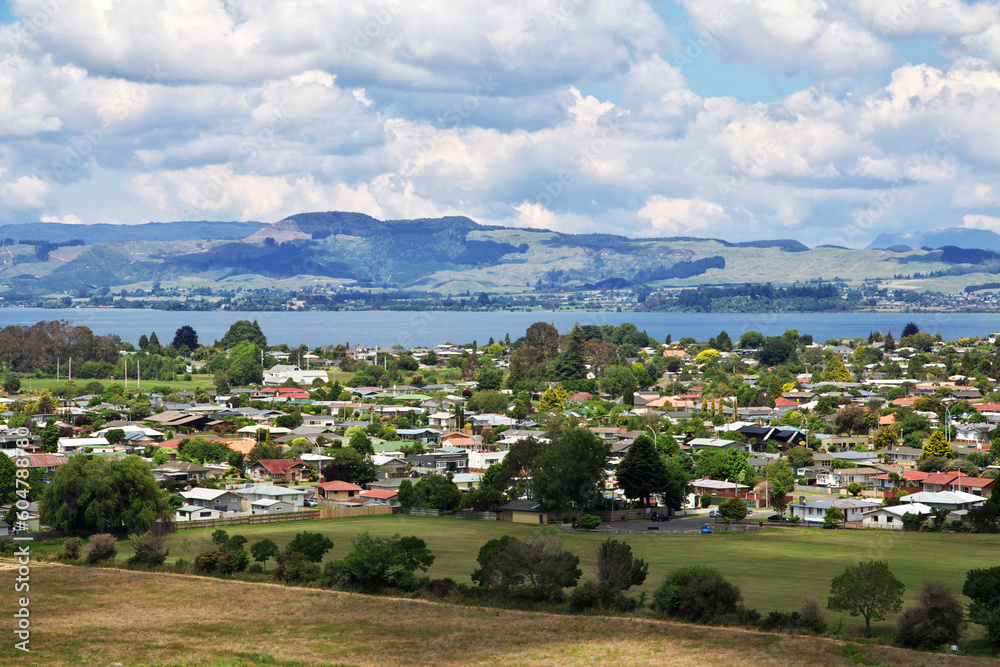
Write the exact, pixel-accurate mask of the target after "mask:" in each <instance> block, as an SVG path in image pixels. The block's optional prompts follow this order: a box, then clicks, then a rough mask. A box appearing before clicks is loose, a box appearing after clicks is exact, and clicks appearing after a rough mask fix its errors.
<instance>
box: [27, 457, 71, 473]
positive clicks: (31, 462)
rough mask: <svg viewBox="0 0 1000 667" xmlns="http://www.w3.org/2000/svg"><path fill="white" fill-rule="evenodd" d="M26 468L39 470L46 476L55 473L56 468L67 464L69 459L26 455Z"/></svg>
mask: <svg viewBox="0 0 1000 667" xmlns="http://www.w3.org/2000/svg"><path fill="white" fill-rule="evenodd" d="M26 458H27V459H28V468H29V469H31V470H33V469H36V468H40V469H41V470H42V472H44V473H45V474H46V475H52V474H53V473H55V471H56V468H58V467H59V466H61V465H63V464H65V463H67V462H68V461H69V459H68V458H67V457H65V456H60V455H59V454H28V455H27V457H26Z"/></svg>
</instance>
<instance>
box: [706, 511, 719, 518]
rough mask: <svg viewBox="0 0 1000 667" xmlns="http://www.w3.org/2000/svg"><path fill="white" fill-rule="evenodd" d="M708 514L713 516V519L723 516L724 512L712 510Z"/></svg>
mask: <svg viewBox="0 0 1000 667" xmlns="http://www.w3.org/2000/svg"><path fill="white" fill-rule="evenodd" d="M708 516H710V517H712V518H713V519H718V518H719V517H721V516H722V514H721V513H720V512H719V510H712V511H711V512H709V513H708Z"/></svg>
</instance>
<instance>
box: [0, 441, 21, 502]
mask: <svg viewBox="0 0 1000 667" xmlns="http://www.w3.org/2000/svg"><path fill="white" fill-rule="evenodd" d="M16 490H17V466H16V465H14V461H12V460H11V458H10V457H9V456H7V454H6V453H5V452H0V505H11V504H13V503H15V502H17V500H18V496H17V494H16V493H15V491H16Z"/></svg>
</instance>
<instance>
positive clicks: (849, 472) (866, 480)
mask: <svg viewBox="0 0 1000 667" xmlns="http://www.w3.org/2000/svg"><path fill="white" fill-rule="evenodd" d="M878 474H879V470H878V469H876V468H831V469H829V470H823V471H822V472H819V473H817V474H816V484H817V485H818V486H828V487H831V488H836V489H845V488H847V486H848V485H849V484H853V483H857V484H860V485H861V488H863V489H873V488H875V476H876V475H878Z"/></svg>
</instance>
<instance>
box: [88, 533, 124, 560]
mask: <svg viewBox="0 0 1000 667" xmlns="http://www.w3.org/2000/svg"><path fill="white" fill-rule="evenodd" d="M86 552H87V565H96V564H97V563H102V562H104V561H106V560H111V559H112V558H114V557H115V556H117V555H118V540H116V539H115V536H114V535H111V534H109V533H98V534H96V535H91V536H90V542H89V543H88V544H87V548H86Z"/></svg>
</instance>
